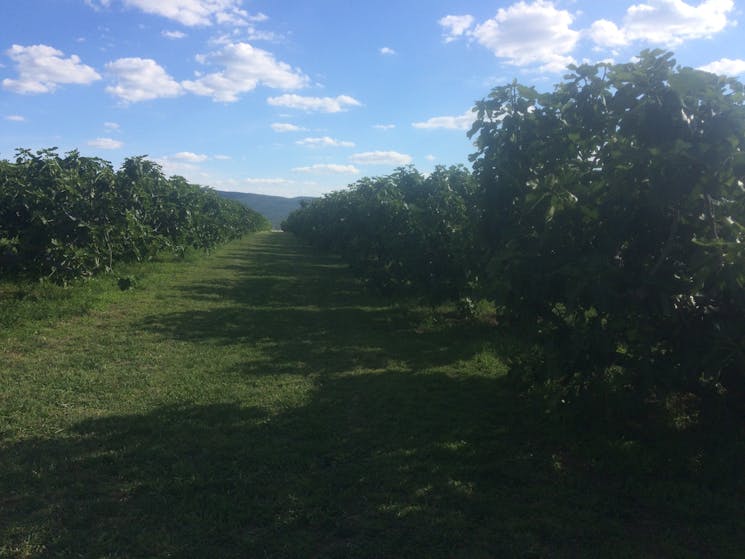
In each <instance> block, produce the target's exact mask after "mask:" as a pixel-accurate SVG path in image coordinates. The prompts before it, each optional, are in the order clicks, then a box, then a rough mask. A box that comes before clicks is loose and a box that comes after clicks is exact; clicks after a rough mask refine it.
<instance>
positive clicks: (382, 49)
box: [380, 47, 396, 56]
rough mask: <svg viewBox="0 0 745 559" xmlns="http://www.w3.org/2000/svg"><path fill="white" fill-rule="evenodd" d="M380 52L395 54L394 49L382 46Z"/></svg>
mask: <svg viewBox="0 0 745 559" xmlns="http://www.w3.org/2000/svg"><path fill="white" fill-rule="evenodd" d="M380 54H384V55H388V56H392V55H394V54H396V51H395V50H393V49H392V48H390V47H383V48H381V49H380Z"/></svg>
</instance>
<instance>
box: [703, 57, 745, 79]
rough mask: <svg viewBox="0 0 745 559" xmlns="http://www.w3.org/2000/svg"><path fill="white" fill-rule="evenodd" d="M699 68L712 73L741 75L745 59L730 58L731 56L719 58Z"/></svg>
mask: <svg viewBox="0 0 745 559" xmlns="http://www.w3.org/2000/svg"><path fill="white" fill-rule="evenodd" d="M699 70H703V71H704V72H711V73H712V74H717V75H720V76H721V75H724V76H741V75H742V74H745V60H743V59H741V58H737V59H735V60H732V59H731V58H721V59H719V60H715V61H714V62H710V63H709V64H707V65H706V66H700V67H699Z"/></svg>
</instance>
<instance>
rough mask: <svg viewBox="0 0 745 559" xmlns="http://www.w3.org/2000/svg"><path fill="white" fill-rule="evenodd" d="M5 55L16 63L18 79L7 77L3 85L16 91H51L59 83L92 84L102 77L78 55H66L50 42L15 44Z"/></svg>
mask: <svg viewBox="0 0 745 559" xmlns="http://www.w3.org/2000/svg"><path fill="white" fill-rule="evenodd" d="M5 54H7V55H8V56H9V57H10V58H11V59H12V60H13V62H15V64H16V67H17V70H18V78H17V79H10V78H5V79H4V80H3V87H4V88H5V89H8V90H10V91H14V92H15V93H24V94H26V93H51V92H53V91H54V90H55V89H57V86H58V85H60V84H68V83H72V84H89V83H92V82H94V81H96V80H100V79H101V76H100V75H99V74H98V72H96V71H95V70H94V69H93V68H91V67H90V66H87V65H85V64H83V63H82V62H81V61H80V57H79V56H77V55H75V54H73V55H72V56H70V57H69V58H64V53H63V52H62V51H60V50H57V49H55V48H53V47H50V46H47V45H32V46H28V47H24V46H21V45H13V46H12V47H10V48H9V49H8V50H7V51H5Z"/></svg>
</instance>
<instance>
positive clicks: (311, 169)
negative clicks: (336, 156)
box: [292, 163, 360, 175]
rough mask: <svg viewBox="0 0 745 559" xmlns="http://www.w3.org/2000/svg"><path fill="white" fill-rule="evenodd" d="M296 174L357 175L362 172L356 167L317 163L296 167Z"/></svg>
mask: <svg viewBox="0 0 745 559" xmlns="http://www.w3.org/2000/svg"><path fill="white" fill-rule="evenodd" d="M292 170H293V171H295V172H296V173H333V174H340V175H341V174H347V175H356V174H357V173H359V172H360V170H359V169H358V168H357V167H355V166H354V165H337V164H335V163H316V164H315V165H310V166H308V167H295V168H294V169H292Z"/></svg>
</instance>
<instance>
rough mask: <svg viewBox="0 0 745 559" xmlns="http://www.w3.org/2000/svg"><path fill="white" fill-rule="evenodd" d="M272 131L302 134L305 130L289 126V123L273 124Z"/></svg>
mask: <svg viewBox="0 0 745 559" xmlns="http://www.w3.org/2000/svg"><path fill="white" fill-rule="evenodd" d="M272 130H274V131H275V132H302V131H303V130H306V129H305V128H301V127H300V126H296V125H294V124H290V123H289V122H273V123H272Z"/></svg>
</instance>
